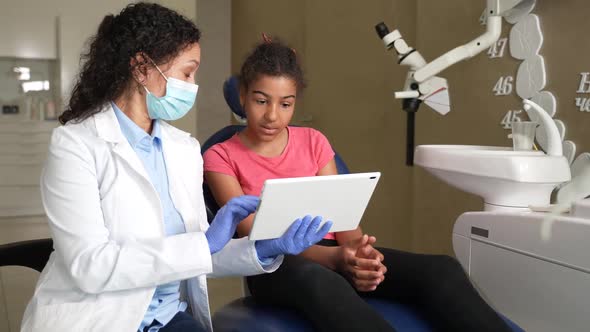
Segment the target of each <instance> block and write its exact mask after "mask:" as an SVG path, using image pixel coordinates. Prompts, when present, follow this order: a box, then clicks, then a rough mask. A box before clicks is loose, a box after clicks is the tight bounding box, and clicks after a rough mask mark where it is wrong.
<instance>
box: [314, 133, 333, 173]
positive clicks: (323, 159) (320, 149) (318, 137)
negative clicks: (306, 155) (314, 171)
mask: <svg viewBox="0 0 590 332" xmlns="http://www.w3.org/2000/svg"><path fill="white" fill-rule="evenodd" d="M311 143H312V146H313V151H314V157H315V160H316V162H317V165H318V169H322V168H324V166H326V165H327V164H328V162H329V161H330V160H332V159H333V158H334V150H333V149H332V146H331V145H330V142H329V141H328V139H327V138H326V136H324V134H322V133H321V132H319V131H317V130H315V129H312V130H311Z"/></svg>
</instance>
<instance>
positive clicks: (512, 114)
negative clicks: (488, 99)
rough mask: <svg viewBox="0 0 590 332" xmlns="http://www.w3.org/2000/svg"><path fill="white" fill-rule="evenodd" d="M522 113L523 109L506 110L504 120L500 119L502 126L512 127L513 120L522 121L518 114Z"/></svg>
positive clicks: (505, 127)
mask: <svg viewBox="0 0 590 332" xmlns="http://www.w3.org/2000/svg"><path fill="white" fill-rule="evenodd" d="M521 113H522V110H514V111H508V112H506V115H504V117H503V118H502V121H500V125H501V126H502V128H504V129H511V128H512V122H518V121H521V119H520V117H519V116H518V115H519V114H521Z"/></svg>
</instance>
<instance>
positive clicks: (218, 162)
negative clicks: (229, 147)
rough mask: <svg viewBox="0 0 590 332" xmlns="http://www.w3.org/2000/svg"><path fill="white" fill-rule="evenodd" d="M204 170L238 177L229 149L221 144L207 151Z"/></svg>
mask: <svg viewBox="0 0 590 332" xmlns="http://www.w3.org/2000/svg"><path fill="white" fill-rule="evenodd" d="M203 170H204V171H205V172H217V173H222V174H227V175H231V176H233V177H237V175H236V170H235V169H234V168H233V167H232V164H231V162H230V158H229V155H228V153H227V151H226V150H225V149H223V147H222V146H221V145H219V144H216V145H214V146H212V147H211V148H209V149H208V150H207V151H205V154H204V155H203Z"/></svg>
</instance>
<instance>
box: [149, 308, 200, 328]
mask: <svg viewBox="0 0 590 332" xmlns="http://www.w3.org/2000/svg"><path fill="white" fill-rule="evenodd" d="M152 325H153V326H155V325H159V324H158V323H157V322H156V321H154V323H152ZM152 325H150V326H148V327H146V328H145V329H144V331H149V328H150V327H151V326H152ZM159 331H160V332H204V331H205V328H204V327H203V326H201V324H199V322H197V320H196V319H194V318H193V316H191V315H189V314H187V313H186V312H182V311H179V312H178V313H177V314H176V315H174V317H173V318H172V320H171V321H170V322H168V324H166V326H163V327H161V328H160V330H159Z"/></svg>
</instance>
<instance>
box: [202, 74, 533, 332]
mask: <svg viewBox="0 0 590 332" xmlns="http://www.w3.org/2000/svg"><path fill="white" fill-rule="evenodd" d="M223 93H224V96H225V100H226V102H227V104H228V105H229V107H230V109H231V110H232V112H233V113H234V114H236V115H238V116H240V117H242V118H245V117H246V114H245V112H244V110H243V109H242V107H241V105H240V99H239V85H238V80H237V79H236V78H235V77H233V76H232V77H230V78H229V79H228V80H227V81H226V82H225V83H224V85H223ZM243 128H244V126H242V125H230V126H227V127H225V128H223V129H221V130H219V131H218V132H216V133H215V134H213V135H212V136H211V137H210V138H209V139H207V140H206V141H205V143H203V145H202V147H201V153H205V151H207V150H208V149H209V148H210V147H211V146H213V145H215V144H217V143H221V142H224V141H225V140H227V139H229V138H231V137H232V136H233V135H234V134H235V133H237V132H239V131H240V130H242V129H243ZM335 161H336V167H337V169H338V173H339V174H347V173H349V170H348V168H347V167H346V164H345V163H344V161H343V160H342V158H341V157H340V156H339V155H338V153H336V154H335ZM203 191H204V196H205V204H206V206H207V214H208V217H209V221H211V220H212V218H213V216H214V215H215V213H216V212H217V210H218V209H219V206H218V205H217V203H216V202H215V199H214V198H213V195H212V194H211V191H210V190H209V187H208V186H207V184H204V185H203ZM366 301H367V303H369V304H370V305H371V306H372V307H373V308H375V310H377V311H378V312H380V313H381V314H382V315H383V317H384V318H385V319H386V320H387V321H388V322H389V323H390V324H391V326H393V327H394V328H395V329H396V330H397V331H399V332H404V331H412V332H433V331H434V330H433V328H432V327H431V326H429V325H428V322H427V321H426V320H425V319H423V317H421V316H420V313H419V312H418V311H416V310H414V309H413V308H412V307H409V306H407V305H403V304H400V303H395V302H391V301H385V300H379V299H370V298H367V299H366ZM504 319H505V320H506V322H507V323H508V324H509V325H510V326H511V327H512V328H513V330H514V331H515V332H524V331H523V330H522V329H521V328H519V327H518V326H516V325H515V324H514V323H512V322H511V321H510V320H508V319H506V318H504ZM212 321H213V327H214V330H215V331H216V332H230V331H232V332H234V331H235V332H237V331H240V332H291V331H293V332H295V331H297V332H299V331H301V332H304V331H313V328H312V326H311V323H310V322H309V321H308V320H307V319H306V318H304V317H302V316H301V315H299V314H298V313H296V312H294V311H293V310H289V309H286V308H277V307H272V306H267V305H262V304H259V303H256V301H255V300H254V298H252V297H251V296H247V297H243V298H239V299H237V300H234V301H233V302H231V303H229V304H227V305H225V306H224V307H222V308H221V309H219V310H218V311H217V312H216V313H215V314H214V315H213V317H212Z"/></svg>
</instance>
